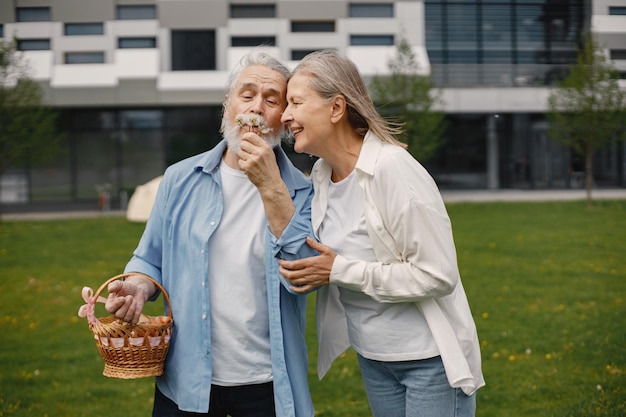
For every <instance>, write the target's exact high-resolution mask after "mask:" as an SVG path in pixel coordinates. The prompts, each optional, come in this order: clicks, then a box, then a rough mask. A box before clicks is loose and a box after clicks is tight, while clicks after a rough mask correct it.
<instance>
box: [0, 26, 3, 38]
mask: <svg viewBox="0 0 626 417" xmlns="http://www.w3.org/2000/svg"><path fill="white" fill-rule="evenodd" d="M0 38H4V25H0Z"/></svg>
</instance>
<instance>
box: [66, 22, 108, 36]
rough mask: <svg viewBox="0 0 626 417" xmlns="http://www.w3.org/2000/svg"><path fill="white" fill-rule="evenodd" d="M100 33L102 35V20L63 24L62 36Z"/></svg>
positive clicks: (97, 34) (95, 34)
mask: <svg viewBox="0 0 626 417" xmlns="http://www.w3.org/2000/svg"><path fill="white" fill-rule="evenodd" d="M98 29H99V30H98ZM72 32H73V33H72ZM81 32H82V33H81ZM100 35H104V23H102V22H91V23H65V24H63V36H100Z"/></svg>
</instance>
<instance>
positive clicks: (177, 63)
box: [0, 0, 626, 207]
mask: <svg viewBox="0 0 626 417" xmlns="http://www.w3.org/2000/svg"><path fill="white" fill-rule="evenodd" d="M624 3H625V2H624V0H595V1H594V3H593V5H591V4H588V3H587V2H586V0H482V1H475V0H465V1H463V0H415V1H384V0H360V1H345V0H278V1H267V0H230V1H226V0H0V35H1V38H2V39H3V40H5V41H7V40H10V39H12V38H15V39H17V41H18V48H19V49H20V50H21V51H23V54H24V57H25V58H26V60H27V61H28V63H29V66H30V68H31V76H32V77H33V78H34V79H36V80H37V81H38V82H39V83H40V84H41V85H42V86H43V87H44V90H45V92H46V99H47V101H48V103H49V104H50V105H51V106H53V107H55V108H57V109H58V110H59V114H60V124H61V128H62V130H63V131H64V132H66V134H67V143H65V144H64V148H65V150H66V152H62V153H61V155H60V156H59V157H58V158H57V159H56V160H55V161H52V162H50V163H49V164H47V165H46V166H40V167H28V172H22V171H21V170H20V168H19V167H18V169H15V170H14V171H12V172H10V173H7V175H5V178H4V181H5V182H7V181H8V180H9V179H10V178H20V181H17V182H16V183H18V184H20V185H19V188H20V190H21V192H19V193H17V194H15V193H14V195H8V194H3V200H4V201H5V203H15V206H16V207H17V206H19V205H22V206H23V205H28V206H31V207H35V206H38V205H41V206H50V205H51V204H53V203H58V204H65V205H68V204H69V205H72V204H73V205H80V204H83V205H86V206H89V205H90V204H93V202H94V201H95V200H96V199H97V190H98V189H102V187H105V184H106V189H107V190H109V191H110V193H111V195H112V196H113V200H114V201H115V202H116V203H117V202H118V199H119V200H120V201H119V203H121V204H123V201H124V198H125V196H126V195H127V194H128V193H129V192H132V190H133V189H134V187H136V186H137V185H139V184H142V183H145V182H147V181H149V180H150V179H152V178H154V177H156V176H158V175H161V174H162V172H163V170H164V169H165V168H166V167H167V166H168V165H170V164H171V163H174V162H176V161H177V160H180V159H182V158H184V157H186V156H190V155H192V154H195V153H198V152H202V151H204V150H206V149H209V148H211V147H212V146H213V145H214V144H215V143H217V141H219V140H220V134H219V125H220V118H221V105H222V102H223V98H224V94H225V86H226V82H227V77H228V74H229V73H230V70H231V69H232V68H233V67H234V66H235V65H236V63H237V62H238V61H239V59H240V58H241V56H243V55H244V54H245V53H246V52H247V51H248V50H250V49H251V48H252V47H255V46H258V45H264V47H265V48H267V50H268V51H269V52H271V53H272V54H274V55H275V56H277V57H278V58H280V59H281V60H283V61H284V62H286V63H287V64H288V65H289V66H290V67H293V66H295V65H296V63H297V61H298V60H299V59H301V58H302V57H303V56H304V55H306V54H307V53H309V52H311V51H314V50H318V49H324V48H333V49H337V50H339V51H341V52H342V53H344V54H346V55H347V56H348V57H349V58H351V59H352V60H353V61H354V62H355V63H356V64H357V66H358V67H359V69H360V71H361V73H362V74H363V75H364V77H365V78H366V79H368V78H370V77H371V76H374V75H385V74H387V73H388V69H387V62H388V60H389V59H390V58H391V57H392V56H393V55H394V54H395V51H396V48H395V44H396V43H397V42H398V41H399V40H400V39H405V40H407V41H408V43H409V44H410V45H411V46H412V48H413V51H414V53H415V56H416V57H417V59H418V61H419V63H420V67H421V68H422V69H423V71H424V73H430V74H431V75H432V77H433V80H434V81H435V83H436V84H437V85H438V87H440V88H441V89H442V93H443V100H444V108H443V109H442V110H444V111H445V112H446V113H447V114H448V119H449V120H448V122H449V126H450V128H449V129H448V130H449V131H448V136H449V137H448V143H447V145H446V146H445V147H444V148H443V149H442V150H441V152H440V153H439V155H438V156H437V157H436V158H435V159H434V160H433V161H426V162H424V163H425V165H426V166H427V168H428V169H429V170H430V171H431V172H432V173H433V175H434V177H435V179H436V180H437V181H438V182H439V183H440V185H441V186H442V187H450V188H460V187H463V188H511V187H513V188H524V187H537V188H561V187H572V186H577V185H576V184H574V183H572V176H571V173H572V171H574V172H575V171H576V170H577V169H578V168H576V167H573V164H575V162H576V161H575V160H574V159H575V158H574V157H573V156H572V155H571V154H570V152H569V150H568V149H565V148H563V147H562V146H560V145H557V144H554V143H552V142H551V141H550V140H549V139H548V138H547V137H546V134H545V131H546V122H545V117H544V114H545V111H546V109H547V97H548V94H549V90H548V88H549V85H550V84H551V83H552V82H553V81H554V80H555V79H558V77H559V76H562V74H563V73H564V72H563V71H564V69H565V68H566V67H567V66H568V65H569V64H572V63H574V62H575V53H576V48H577V45H578V41H579V39H580V35H581V34H582V33H583V32H584V31H585V30H587V29H588V28H589V27H591V28H593V30H594V31H595V32H596V33H598V35H599V40H600V42H601V43H603V44H604V45H605V46H606V48H607V54H609V56H610V57H611V58H612V59H614V62H615V65H616V67H617V68H618V69H620V70H621V71H622V73H626V4H624ZM290 155H291V156H292V157H293V159H294V161H295V162H296V164H297V165H298V166H299V167H301V168H302V169H303V170H305V171H306V170H307V169H308V168H310V165H311V160H310V159H309V158H308V157H307V156H305V155H297V154H294V153H290ZM598 158H600V159H601V161H600V165H599V166H600V170H599V172H598V176H597V178H598V181H599V184H600V185H607V186H622V185H624V183H625V181H624V175H625V174H624V168H623V165H624V148H623V146H622V145H620V144H614V145H613V146H612V147H611V149H608V150H606V151H603V152H602V154H601V155H599V156H598ZM597 166H598V165H597ZM5 182H3V185H5ZM9 182H10V181H9ZM7 184H8V182H7ZM3 188H4V189H5V190H6V189H7V187H3ZM5 193H6V191H5ZM9 207H10V205H9Z"/></svg>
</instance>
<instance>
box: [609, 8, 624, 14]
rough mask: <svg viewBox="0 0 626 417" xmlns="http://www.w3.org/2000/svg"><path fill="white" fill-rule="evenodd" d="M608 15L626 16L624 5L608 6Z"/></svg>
mask: <svg viewBox="0 0 626 417" xmlns="http://www.w3.org/2000/svg"><path fill="white" fill-rule="evenodd" d="M609 15H611V16H626V6H609Z"/></svg>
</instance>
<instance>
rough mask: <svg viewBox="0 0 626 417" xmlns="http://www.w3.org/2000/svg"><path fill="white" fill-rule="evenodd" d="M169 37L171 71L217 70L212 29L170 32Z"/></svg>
mask: <svg viewBox="0 0 626 417" xmlns="http://www.w3.org/2000/svg"><path fill="white" fill-rule="evenodd" d="M191 35H196V36H191ZM171 36H172V38H171V69H172V71H214V70H216V69H217V56H216V55H217V52H216V49H217V48H216V31H215V30H214V29H207V30H187V29H185V30H172V32H171Z"/></svg>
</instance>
